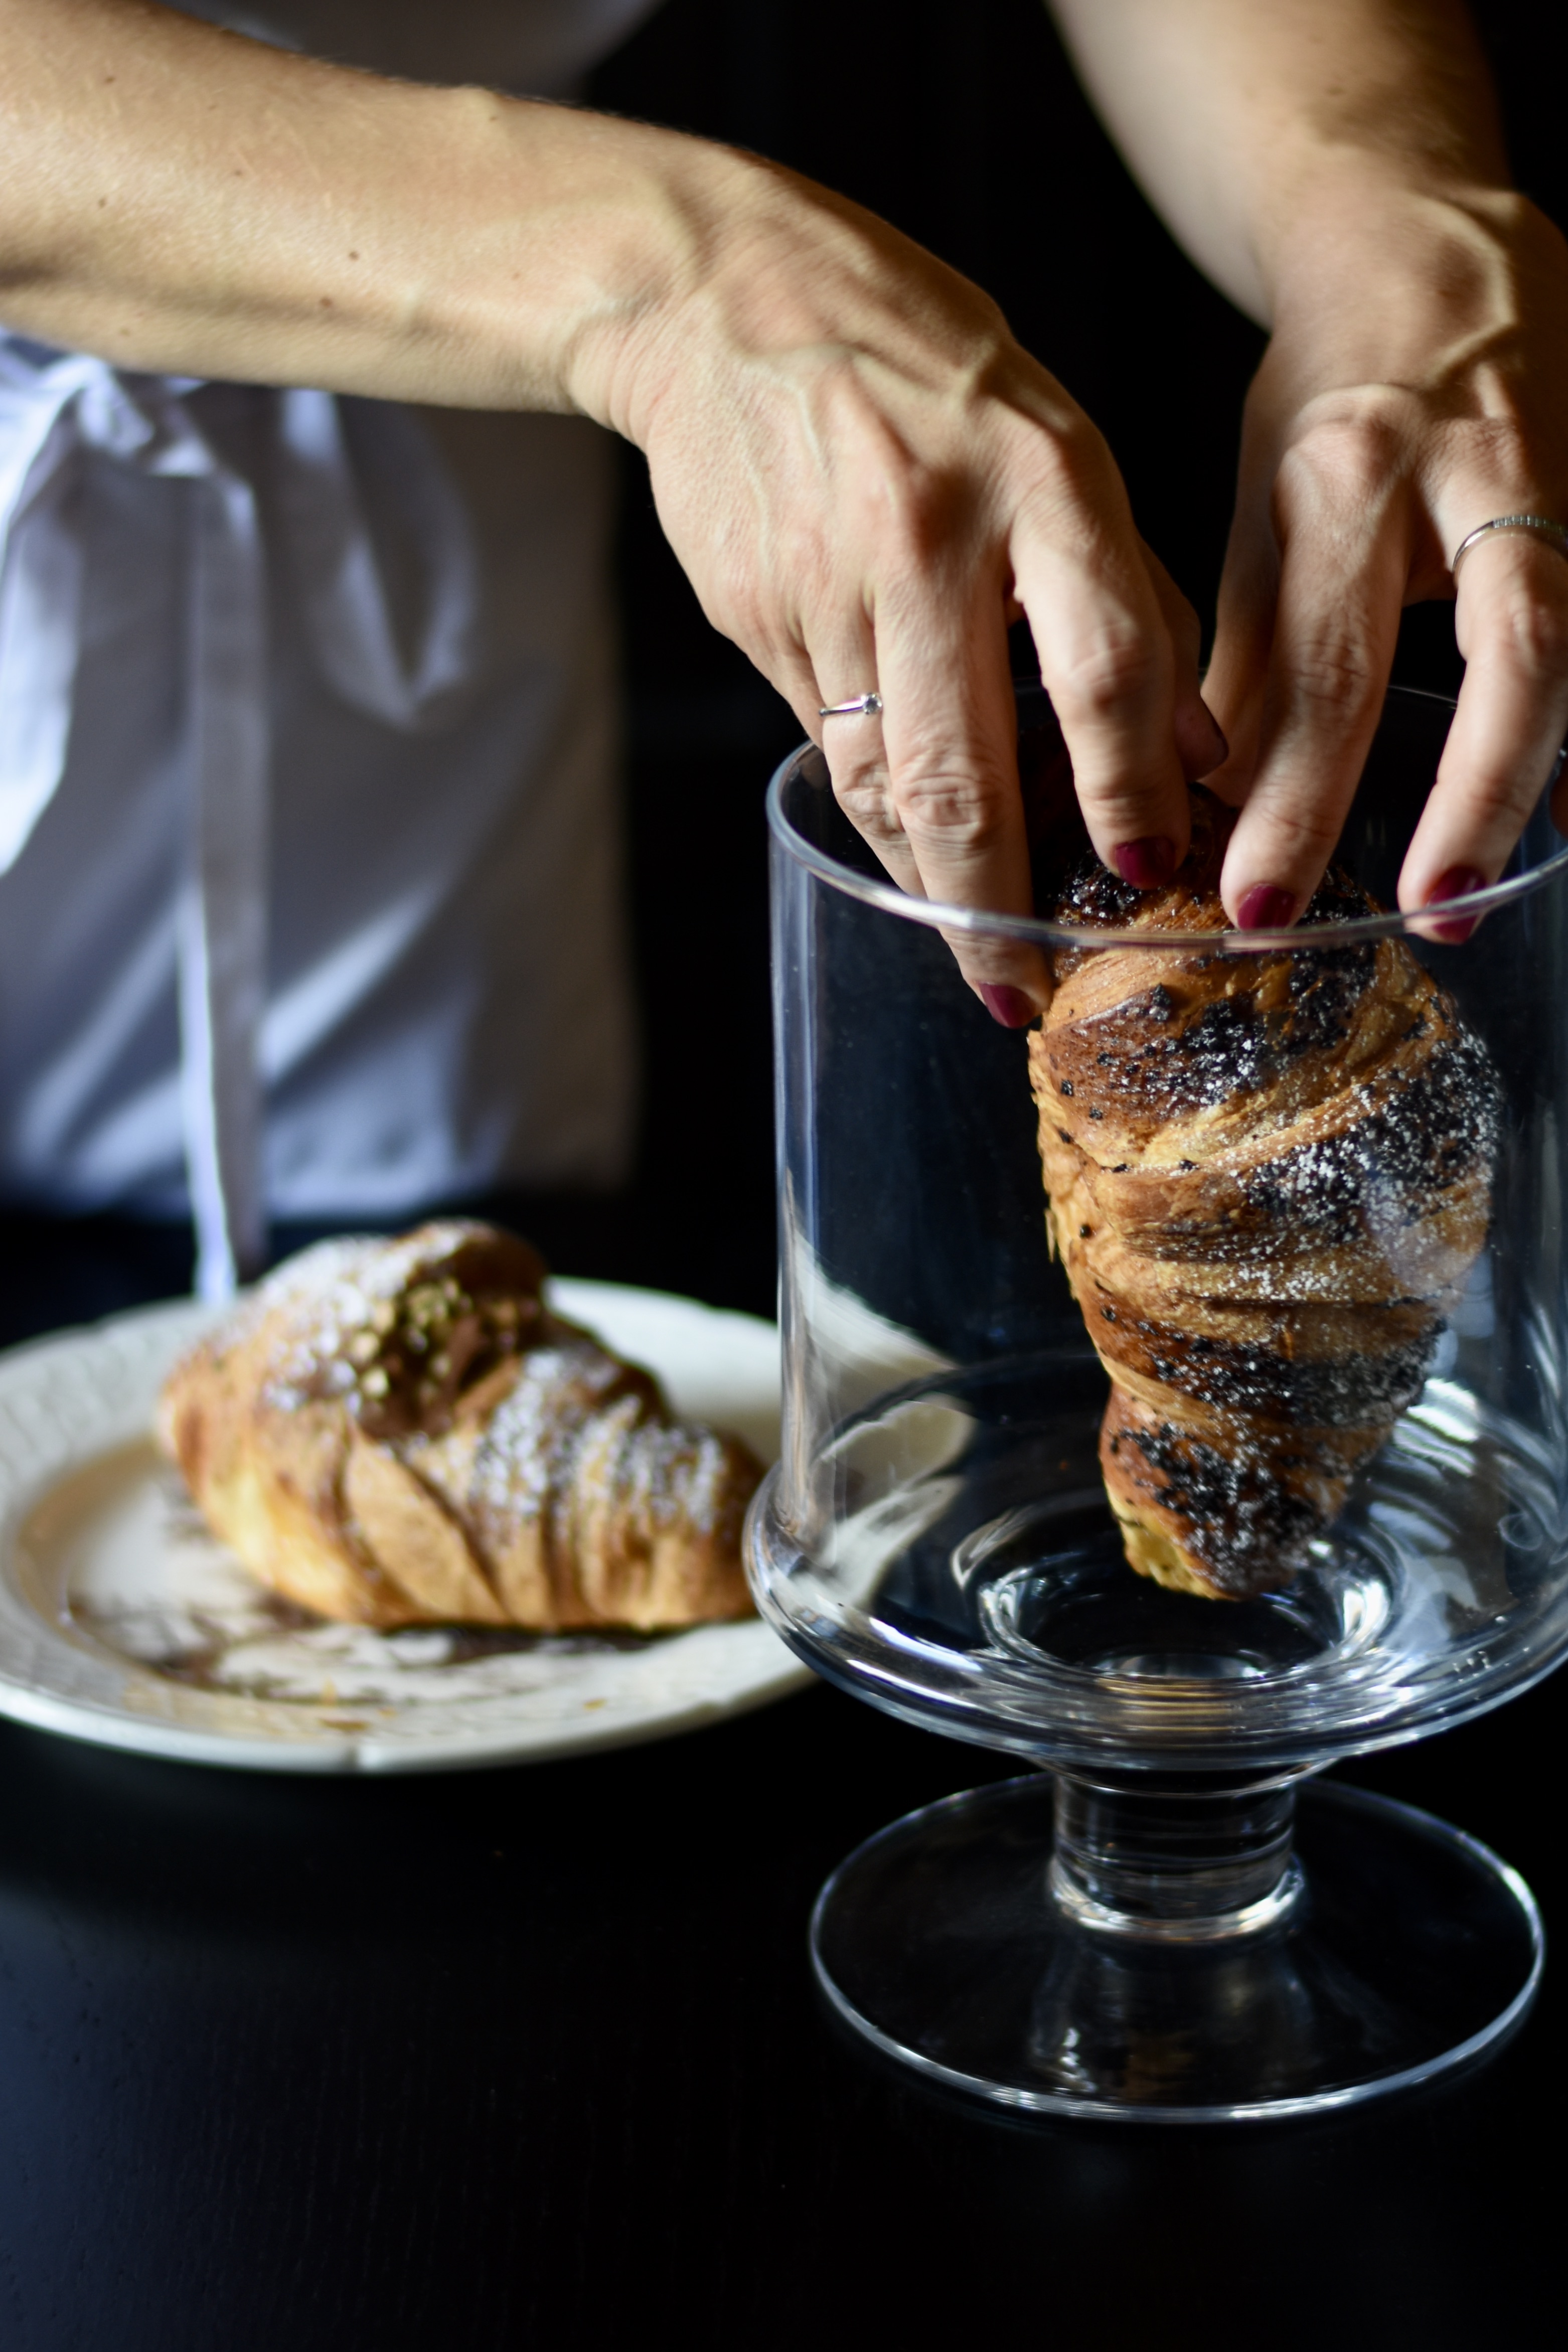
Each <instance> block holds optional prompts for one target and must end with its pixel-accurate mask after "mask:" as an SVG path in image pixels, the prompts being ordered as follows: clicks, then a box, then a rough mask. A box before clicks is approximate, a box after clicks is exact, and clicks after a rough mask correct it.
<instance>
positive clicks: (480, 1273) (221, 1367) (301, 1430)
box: [159, 1221, 762, 1633]
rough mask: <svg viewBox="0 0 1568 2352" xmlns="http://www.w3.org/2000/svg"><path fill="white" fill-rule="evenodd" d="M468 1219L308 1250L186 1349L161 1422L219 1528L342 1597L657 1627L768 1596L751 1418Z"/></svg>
mask: <svg viewBox="0 0 1568 2352" xmlns="http://www.w3.org/2000/svg"><path fill="white" fill-rule="evenodd" d="M544 1272H545V1269H544V1266H543V1265H542V1262H541V1260H540V1258H539V1257H538V1256H537V1255H536V1254H535V1252H534V1251H533V1250H531V1248H530V1247H529V1245H528V1244H527V1243H526V1242H521V1241H518V1240H516V1239H514V1238H513V1237H512V1236H511V1235H510V1234H503V1233H500V1232H498V1231H497V1230H496V1229H495V1228H494V1227H491V1226H488V1225H481V1224H473V1223H463V1222H457V1221H453V1222H449V1223H436V1224H427V1225H423V1226H421V1227H420V1228H419V1229H418V1230H417V1231H416V1232H415V1233H411V1234H406V1235H405V1236H404V1237H403V1238H402V1239H400V1240H397V1241H372V1240H348V1241H336V1242H326V1243H323V1244H321V1246H320V1247H319V1248H316V1249H311V1250H307V1251H306V1252H304V1253H303V1255H300V1256H299V1257H297V1258H294V1259H292V1260H290V1261H289V1264H288V1265H284V1266H281V1267H280V1268H279V1271H278V1272H277V1273H276V1274H275V1275H274V1276H272V1277H271V1278H270V1279H269V1280H268V1282H266V1283H264V1284H263V1285H262V1286H261V1287H260V1288H259V1289H258V1291H257V1292H255V1293H254V1294H253V1295H252V1296H251V1297H249V1298H248V1299H247V1300H245V1301H244V1302H243V1303H242V1304H241V1305H240V1307H238V1308H237V1311H236V1312H235V1314H234V1315H233V1316H232V1317H231V1318H230V1319H229V1320H228V1321H227V1322H226V1323H225V1324H224V1325H223V1326H222V1327H221V1328H219V1329H217V1330H216V1331H215V1332H213V1333H212V1334H211V1335H210V1336H209V1337H208V1338H206V1339H204V1340H202V1341H201V1342H200V1343H199V1344H198V1345H197V1346H196V1347H195V1349H192V1350H191V1352H190V1353H189V1354H188V1355H187V1356H186V1357H185V1358H184V1360H183V1361H182V1362H180V1363H179V1364H177V1365H176V1366H175V1368H174V1371H173V1372H172V1373H171V1374H170V1375H169V1378H168V1381H166V1382H165V1384H164V1388H163V1398H162V1402H161V1407H160V1426H159V1434H160V1437H161V1440H162V1442H163V1446H164V1449H165V1451H166V1452H167V1453H168V1454H171V1455H172V1456H173V1458H174V1460H175V1461H176V1462H177V1463H178V1464H179V1465H180V1468H181V1469H182V1470H183V1471H184V1475H185V1479H186V1482H187V1484H188V1485H189V1486H190V1489H191V1492H192V1494H193V1496H195V1500H196V1502H197V1503H198V1504H199V1506H200V1507H201V1509H202V1510H203V1512H204V1513H205V1517H206V1518H207V1521H208V1523H209V1524H210V1526H211V1527H212V1528H213V1529H214V1530H215V1532H216V1534H217V1535H219V1536H221V1537H222V1538H224V1540H225V1541H226V1542H227V1543H228V1544H230V1545H232V1547H233V1549H235V1550H236V1551H237V1553H238V1555H239V1557H240V1559H242V1560H243V1561H244V1562H245V1564H246V1566H247V1568H249V1569H250V1570H252V1572H253V1573H254V1574H255V1575H257V1576H258V1577H260V1578H261V1579H262V1580H263V1581H264V1582H265V1583H267V1584H269V1585H271V1586H272V1587H274V1589H275V1590H276V1591H279V1592H281V1593H283V1594H285V1595H286V1596H287V1597H288V1598H289V1600H291V1601H297V1602H299V1603H300V1605H301V1606H302V1607H304V1608H306V1609H310V1610H313V1611H315V1612H317V1613H318V1614H320V1615H321V1616H323V1617H333V1618H342V1619H349V1620H352V1621H354V1622H359V1623H362V1624H368V1625H380V1626H395V1625H407V1624H416V1623H421V1622H442V1623H450V1622H461V1623H471V1624H477V1625H495V1626H500V1625H516V1626H522V1627H526V1628H528V1629H530V1630H531V1631H533V1632H537V1633H554V1632H561V1631H563V1630H567V1629H570V1628H574V1627H589V1626H619V1627H629V1628H634V1629H636V1630H637V1631H638V1632H643V1633H648V1632H654V1631H658V1630H662V1629H666V1628H669V1627H673V1626H679V1625H690V1624H695V1623H697V1622H700V1621H703V1620H705V1619H709V1618H722V1617H739V1616H742V1615H744V1614H745V1613H746V1612H748V1611H749V1609H750V1606H751V1602H750V1599H749V1596H748V1594H747V1591H746V1583H745V1578H744V1575H743V1573H742V1566H741V1526H742V1518H743V1516H744V1513H745V1508H746V1505H747V1503H748V1502H749V1500H750V1498H751V1496H752V1492H753V1490H754V1489H755V1487H756V1486H757V1483H758V1481H759V1479H760V1477H761V1475H762V1472H761V1469H760V1466H759V1465H758V1464H757V1463H756V1461H755V1460H754V1459H753V1457H752V1454H750V1453H749V1452H748V1451H747V1449H746V1447H745V1446H744V1445H742V1444H741V1442H740V1440H739V1439H738V1438H732V1437H726V1436H721V1435H719V1434H717V1433H714V1432H713V1431H711V1430H708V1429H701V1428H698V1427H694V1426H692V1425H690V1424H689V1423H681V1422H676V1421H672V1420H671V1418H670V1416H669V1414H668V1412H667V1411H666V1408H665V1405H664V1401H663V1399H662V1397H661V1396H660V1394H659V1391H658V1384H657V1382H656V1381H654V1380H653V1379H652V1377H651V1376H650V1375H649V1374H648V1373H647V1372H645V1371H640V1370H637V1367H636V1366H635V1365H632V1364H627V1363H624V1362H623V1361H622V1360H621V1359H620V1358H619V1357H617V1356H614V1355H612V1354H611V1353H610V1352H609V1351H608V1349H605V1348H603V1347H601V1346H600V1344H599V1342H598V1341H597V1340H596V1339H595V1338H594V1337H593V1335H592V1333H590V1332H588V1331H584V1330H582V1329H579V1328H578V1327H577V1326H576V1325H574V1324H572V1323H568V1322H566V1321H564V1320H563V1318H561V1317H560V1316H558V1315H555V1314H553V1313H552V1311H551V1309H550V1308H549V1307H547V1306H546V1304H545V1303H544V1300H543V1299H542V1297H541V1295H540V1286H541V1284H542V1281H543V1278H544Z"/></svg>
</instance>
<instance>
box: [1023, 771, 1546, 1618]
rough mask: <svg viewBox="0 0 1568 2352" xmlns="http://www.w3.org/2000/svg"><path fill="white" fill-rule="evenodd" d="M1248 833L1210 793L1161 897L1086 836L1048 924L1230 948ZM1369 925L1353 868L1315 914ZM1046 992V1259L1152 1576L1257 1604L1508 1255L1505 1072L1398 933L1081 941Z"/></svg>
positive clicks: (1311, 914) (1048, 899)
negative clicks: (1073, 1315) (1273, 943)
mask: <svg viewBox="0 0 1568 2352" xmlns="http://www.w3.org/2000/svg"><path fill="white" fill-rule="evenodd" d="M1233 823H1234V817H1233V814H1232V812H1230V811H1229V810H1228V809H1226V808H1225V807H1223V806H1222V804H1221V803H1219V802H1217V801H1215V800H1214V799H1213V798H1212V797H1211V796H1210V795H1209V794H1207V793H1203V792H1201V791H1194V794H1193V842H1192V848H1191V850H1190V852H1189V855H1188V856H1187V858H1186V860H1185V862H1184V865H1183V866H1182V868H1181V870H1180V872H1179V873H1178V874H1177V876H1176V877H1175V880H1174V881H1173V883H1172V885H1171V886H1170V887H1168V888H1166V889H1163V890H1160V891H1152V892H1146V893H1144V892H1138V891H1134V890H1132V889H1131V888H1129V887H1127V886H1126V885H1124V884H1122V883H1121V882H1119V881H1118V880H1117V879H1116V877H1114V876H1112V875H1110V874H1108V873H1107V872H1106V871H1105V869H1104V868H1103V867H1102V866H1100V865H1099V864H1098V862H1097V861H1096V859H1095V858H1094V857H1093V856H1092V854H1091V853H1090V852H1089V849H1088V847H1087V844H1085V845H1083V847H1082V852H1081V855H1079V856H1077V857H1076V858H1075V859H1074V860H1073V861H1072V862H1071V863H1070V864H1069V866H1068V870H1067V871H1066V872H1065V873H1060V872H1058V875H1057V876H1056V877H1054V878H1053V879H1051V881H1050V882H1049V884H1048V887H1047V888H1046V889H1045V891H1044V892H1043V893H1042V895H1041V898H1040V902H1039V905H1040V912H1041V913H1042V914H1043V915H1046V916H1047V917H1049V918H1052V919H1057V920H1058V921H1062V922H1068V923H1072V924H1074V925H1084V926H1088V927H1089V928H1091V929H1095V928H1100V929H1115V930H1122V931H1127V930H1133V931H1137V932H1139V933H1141V934H1145V935H1148V936H1149V937H1150V938H1152V939H1153V940H1157V939H1158V936H1159V934H1160V933H1161V932H1162V931H1171V932H1186V933H1188V934H1191V933H1194V932H1204V931H1216V932H1217V931H1220V930H1223V929H1226V928H1227V918H1226V914H1225V910H1224V908H1223V907H1222V906H1221V904H1220V899H1219V887H1218V886H1219V873H1220V866H1221V863H1222V861H1223V858H1224V854H1225V847H1226V841H1227V839H1228V837H1229V833H1230V829H1231V825H1232V824H1233ZM1377 911H1378V909H1377V908H1376V907H1375V906H1374V904H1373V901H1372V900H1371V899H1370V898H1367V896H1366V895H1365V893H1364V892H1363V891H1362V890H1361V889H1360V888H1359V887H1357V886H1356V884H1355V883H1353V882H1352V880H1351V879H1350V877H1348V876H1347V875H1345V874H1343V873H1342V872H1341V871H1339V870H1337V869H1336V870H1334V871H1332V872H1331V874H1330V876H1329V877H1328V878H1327V880H1326V881H1325V882H1324V884H1323V886H1322V887H1321V889H1320V891H1319V892H1318V894H1317V896H1316V898H1314V899H1313V901H1312V903H1311V905H1310V908H1309V909H1308V911H1307V916H1306V920H1308V921H1309V922H1313V923H1321V922H1330V921H1334V920H1346V919H1351V918H1353V917H1356V916H1363V915H1367V914H1373V913H1375V912H1377ZM1053 980H1054V984H1055V993H1054V996H1053V999H1052V1003H1051V1006H1050V1009H1049V1011H1048V1012H1047V1014H1046V1015H1045V1018H1044V1021H1043V1023H1042V1024H1041V1026H1040V1027H1039V1029H1038V1030H1037V1031H1036V1032H1035V1033H1034V1034H1032V1035H1031V1037H1030V1040H1029V1063H1030V1077H1031V1083H1032V1086H1033V1089H1034V1095H1035V1100H1036V1103H1037V1108H1038V1110H1039V1140H1040V1158H1041V1161H1042V1164H1043V1168H1044V1172H1045V1181H1046V1188H1047V1192H1048V1194H1049V1208H1048V1222H1049V1229H1050V1234H1051V1240H1052V1246H1053V1250H1054V1252H1055V1254H1056V1255H1058V1256H1059V1257H1060V1259H1061V1261H1062V1263H1063V1265H1065V1267H1066V1269H1067V1273H1068V1280H1069V1282H1070V1283H1071V1285H1072V1289H1073V1294H1074V1296H1075V1297H1076V1298H1077V1300H1078V1303H1079V1307H1081V1309H1082V1311H1083V1316H1084V1320H1085V1322H1086V1324H1087V1326H1088V1328H1089V1336H1090V1338H1091V1339H1092V1340H1093V1342H1094V1346H1095V1348H1096V1349H1097V1351H1098V1353H1099V1355H1100V1361H1101V1362H1102V1363H1103V1365H1104V1366H1105V1369H1106V1370H1107V1371H1108V1372H1109V1373H1110V1382H1111V1388H1110V1403H1109V1404H1108V1406H1107V1408H1106V1413H1105V1420H1104V1423H1103V1427H1102V1431H1101V1436H1100V1467H1101V1469H1102V1471H1103V1473H1104V1477H1105V1485H1106V1492H1107V1494H1108V1496H1109V1497H1110V1506H1111V1508H1112V1509H1113V1510H1114V1512H1115V1513H1116V1516H1117V1517H1118V1519H1119V1520H1120V1521H1121V1532H1122V1539H1123V1543H1124V1546H1125V1549H1126V1553H1127V1558H1128V1559H1129V1561H1130V1562H1131V1565H1132V1567H1133V1568H1135V1569H1137V1570H1139V1571H1140V1572H1141V1573H1142V1574H1143V1575H1146V1576H1151V1577H1153V1578H1154V1579H1155V1580H1157V1581H1158V1582H1160V1583H1162V1584H1166V1585H1171V1586H1173V1587H1175V1588H1177V1589H1179V1590H1182V1591H1189V1592H1197V1593H1205V1594H1209V1595H1211V1596H1214V1597H1215V1598H1235V1599H1240V1598H1245V1597H1246V1596H1247V1595H1249V1594H1252V1593H1255V1592H1258V1591H1263V1590H1265V1589H1267V1588H1268V1587H1269V1586H1272V1585H1277V1584H1279V1583H1282V1582H1284V1581H1285V1580H1287V1579H1289V1577H1291V1576H1292V1575H1294V1574H1295V1573H1296V1572H1297V1571H1298V1570H1300V1568H1301V1567H1302V1566H1303V1565H1304V1564H1305V1561H1306V1559H1307V1556H1308V1547H1309V1546H1310V1544H1311V1543H1312V1541H1313V1540H1314V1538H1318V1537H1321V1535H1322V1534H1323V1533H1324V1532H1325V1530H1326V1529H1327V1528H1329V1527H1331V1525H1332V1523H1333V1521H1334V1519H1335V1518H1336V1517H1338V1515H1339V1513H1340V1511H1341V1510H1342V1508H1343V1506H1344V1503H1345V1499H1346V1495H1347V1490H1348V1488H1349V1486H1350V1482H1351V1479H1352V1475H1354V1472H1355V1470H1356V1468H1357V1466H1358V1465H1360V1464H1361V1463H1362V1462H1363V1461H1364V1460H1365V1459H1366V1458H1367V1456H1368V1455H1369V1454H1372V1453H1373V1452H1374V1451H1375V1449H1376V1448H1377V1447H1378V1446H1379V1445H1380V1444H1382V1443H1383V1441H1384V1438H1385V1437H1386V1436H1387V1434H1388V1433H1389V1431H1390V1430H1391V1429H1392V1428H1393V1426H1394V1422H1395V1421H1396V1420H1397V1419H1398V1417H1399V1415H1400V1414H1401V1413H1402V1412H1404V1411H1405V1408H1406V1407H1407V1406H1408V1405H1409V1404H1411V1403H1412V1402H1414V1401H1415V1398H1416V1397H1417V1396H1418V1395H1419V1393H1420V1391H1421V1387H1422V1384H1423V1381H1425V1379H1426V1370H1427V1367H1428V1364H1429V1362H1430V1360H1431V1357H1432V1351H1433V1349H1434V1346H1435V1343H1436V1338H1437V1335H1438V1332H1439V1331H1440V1329H1441V1328H1442V1318H1443V1316H1444V1313H1445V1311H1446V1309H1447V1307H1449V1306H1450V1304H1451V1303H1452V1301H1453V1300H1454V1299H1455V1297H1457V1295H1458V1292H1459V1291H1460V1290H1461V1289H1462V1288H1463V1286H1464V1283H1465V1280H1466V1277H1467V1276H1468V1272H1469V1269H1470V1267H1471V1265H1472V1264H1473V1263H1474V1261H1475V1258H1476V1256H1477V1255H1478V1253H1479V1250H1480V1248H1481V1245H1482V1244H1483V1242H1484V1241H1485V1238H1486V1234H1487V1227H1488V1223H1489V1217H1490V1208H1491V1174H1492V1165H1493V1160H1494V1158H1495V1153H1496V1148H1497V1139H1498V1134H1499V1129H1500V1088H1499V1086H1498V1081H1497V1077H1496V1074H1495V1072H1494V1070H1493V1068H1492V1066H1491V1064H1490V1061H1489V1057H1488V1055H1487V1053H1486V1050H1485V1048H1484V1046H1483V1045H1481V1044H1480V1042H1479V1039H1478V1038H1476V1037H1475V1036H1473V1035H1472V1034H1470V1033H1469V1032H1468V1030H1467V1029H1466V1028H1464V1027H1463V1025H1462V1024H1461V1023H1460V1021H1459V1019H1458V1013H1456V1011H1455V1008H1454V1004H1453V1001H1452V999H1451V998H1450V997H1449V996H1447V994H1446V993H1445V992H1444V991H1443V990H1442V989H1441V988H1439V987H1438V986H1437V984H1436V982H1435V981H1434V980H1433V979H1432V977H1431V975H1430V974H1429V973H1428V972H1427V971H1425V970H1424V969H1423V968H1422V966H1421V964H1420V963H1418V962H1417V961H1416V959H1415V955H1414V954H1413V953H1412V951H1411V950H1410V948H1409V947H1408V946H1407V945H1406V943H1405V941H1404V940H1398V939H1387V940H1378V941H1375V942H1366V943H1348V944H1347V945H1345V946H1344V947H1331V948H1311V949H1302V950H1297V951H1295V952H1294V953H1291V954H1288V955H1284V954H1276V955H1270V954H1268V953H1262V954H1256V955H1235V954H1227V953H1226V952H1224V951H1223V950H1220V949H1219V948H1218V947H1217V946H1216V947H1215V949H1214V950H1202V949H1199V950H1194V949H1192V948H1190V947H1189V948H1185V949H1179V950H1178V949H1175V948H1173V949H1171V950H1169V951H1168V952H1166V953H1161V952H1160V951H1159V950H1158V948H1157V947H1155V948H1149V947H1139V948H1130V949H1126V950H1120V951H1119V950H1116V949H1114V948H1109V949H1102V950H1081V949H1069V950H1063V951H1060V952H1058V954H1057V955H1056V956H1055V958H1054V971H1053Z"/></svg>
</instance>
